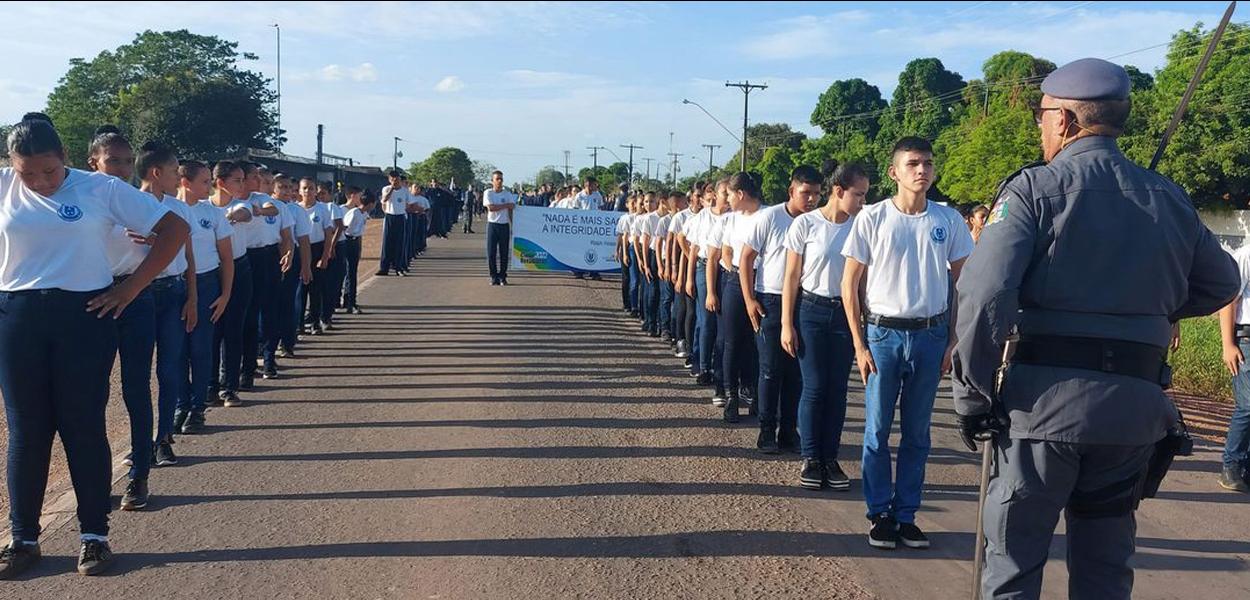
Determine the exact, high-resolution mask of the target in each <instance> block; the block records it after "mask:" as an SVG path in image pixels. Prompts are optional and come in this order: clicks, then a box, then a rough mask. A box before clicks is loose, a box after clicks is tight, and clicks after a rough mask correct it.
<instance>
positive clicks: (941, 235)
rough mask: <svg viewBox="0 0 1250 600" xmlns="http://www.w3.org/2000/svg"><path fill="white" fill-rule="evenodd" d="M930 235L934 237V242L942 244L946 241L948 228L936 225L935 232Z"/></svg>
mask: <svg viewBox="0 0 1250 600" xmlns="http://www.w3.org/2000/svg"><path fill="white" fill-rule="evenodd" d="M929 237H931V238H933V242H934V243H937V244H941V243H943V242H945V241H946V228H945V227H934V228H933V233H932V234H930V235H929Z"/></svg>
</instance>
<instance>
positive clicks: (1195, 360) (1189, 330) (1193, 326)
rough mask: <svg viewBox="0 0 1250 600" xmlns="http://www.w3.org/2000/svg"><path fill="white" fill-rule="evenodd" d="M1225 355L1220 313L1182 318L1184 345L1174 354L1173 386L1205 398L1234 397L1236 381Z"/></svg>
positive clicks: (1172, 357)
mask: <svg viewBox="0 0 1250 600" xmlns="http://www.w3.org/2000/svg"><path fill="white" fill-rule="evenodd" d="M1222 357H1223V349H1222V343H1221V341H1220V323H1219V320H1218V319H1217V318H1216V317H1200V318H1197V319H1186V320H1184V321H1181V349H1180V350H1178V351H1176V352H1174V353H1173V354H1172V356H1171V358H1170V362H1171V364H1172V370H1173V377H1172V378H1173V383H1172V387H1173V389H1175V390H1176V391H1178V392H1184V393H1187V394H1193V395H1196V396H1202V397H1205V398H1216V399H1231V398H1232V397H1233V390H1232V383H1231V379H1230V378H1229V375H1228V370H1227V369H1225V368H1224V362H1223V358H1222Z"/></svg>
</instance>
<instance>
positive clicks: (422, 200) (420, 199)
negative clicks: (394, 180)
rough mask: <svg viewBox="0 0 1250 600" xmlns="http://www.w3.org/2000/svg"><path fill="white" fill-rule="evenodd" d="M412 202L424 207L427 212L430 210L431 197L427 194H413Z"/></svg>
mask: <svg viewBox="0 0 1250 600" xmlns="http://www.w3.org/2000/svg"><path fill="white" fill-rule="evenodd" d="M411 203H412V204H415V205H417V206H420V207H421V208H424V209H425V212H427V213H428V212H430V199H429V198H426V197H425V196H413V197H412V202H411Z"/></svg>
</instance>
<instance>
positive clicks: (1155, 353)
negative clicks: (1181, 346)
mask: <svg viewBox="0 0 1250 600" xmlns="http://www.w3.org/2000/svg"><path fill="white" fill-rule="evenodd" d="M1011 362H1013V363H1019V364H1024V365H1036V366H1043V367H1058V368H1063V369H1083V370H1086V371H1098V372H1101V373H1111V374H1113V375H1123V376H1126V377H1135V378H1137V379H1144V380H1146V381H1149V382H1151V383H1154V384H1156V385H1159V386H1162V387H1163V389H1167V388H1169V387H1171V386H1172V369H1171V367H1169V366H1168V364H1167V349H1166V348H1161V347H1159V346H1152V345H1150V344H1142V343H1138V342H1127V341H1124V340H1110V339H1104V338H1084V337H1068V336H1059V335H1037V336H1026V337H1022V338H1021V339H1020V342H1019V344H1018V345H1017V346H1016V353H1015V355H1013V356H1012V358H1011Z"/></svg>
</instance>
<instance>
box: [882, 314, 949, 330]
mask: <svg viewBox="0 0 1250 600" xmlns="http://www.w3.org/2000/svg"><path fill="white" fill-rule="evenodd" d="M865 320H866V321H868V323H869V324H870V325H876V326H877V327H885V328H886V329H906V330H917V329H928V328H930V327H937V326H938V325H942V324H944V323H946V313H942V314H940V315H934V316H932V317H926V318H922V319H905V318H900V317H883V316H881V315H868V317H867V318H866V319H865Z"/></svg>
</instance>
